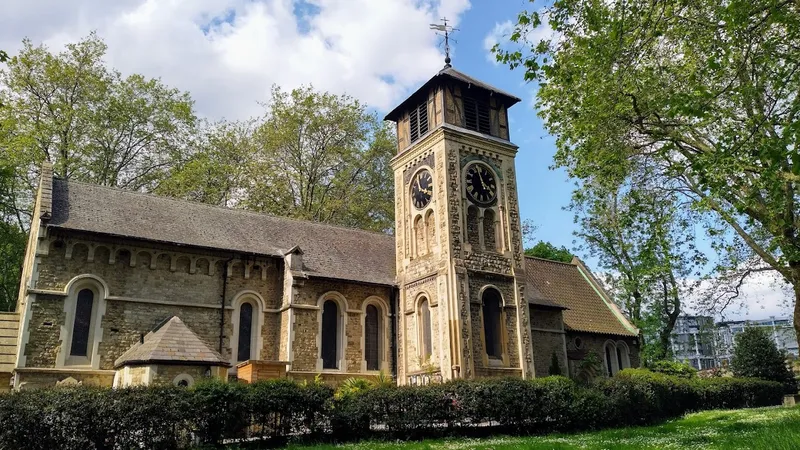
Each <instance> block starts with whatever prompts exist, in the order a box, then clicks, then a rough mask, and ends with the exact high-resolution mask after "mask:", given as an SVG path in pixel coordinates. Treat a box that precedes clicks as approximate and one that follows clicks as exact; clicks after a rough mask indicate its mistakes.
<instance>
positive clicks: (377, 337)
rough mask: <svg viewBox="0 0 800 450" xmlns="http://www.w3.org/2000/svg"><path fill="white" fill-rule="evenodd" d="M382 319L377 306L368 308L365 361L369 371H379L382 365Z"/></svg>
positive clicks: (365, 329) (365, 321)
mask: <svg viewBox="0 0 800 450" xmlns="http://www.w3.org/2000/svg"><path fill="white" fill-rule="evenodd" d="M380 325H381V317H380V314H379V312H378V308H376V307H375V305H369V306H367V314H366V317H365V318H364V359H366V361H367V370H379V369H380V365H381V355H380V354H381V351H380V350H381V345H380V343H381V326H380Z"/></svg>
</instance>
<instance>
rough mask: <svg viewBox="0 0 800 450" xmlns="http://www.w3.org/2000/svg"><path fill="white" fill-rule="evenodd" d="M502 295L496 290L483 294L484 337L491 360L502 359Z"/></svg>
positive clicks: (488, 290) (489, 290)
mask: <svg viewBox="0 0 800 450" xmlns="http://www.w3.org/2000/svg"><path fill="white" fill-rule="evenodd" d="M500 304H501V300H500V293H499V292H497V290H496V289H486V291H484V292H483V335H484V338H485V339H486V354H487V355H488V356H489V357H490V358H498V359H499V358H502V356H503V342H502V338H501V330H500V315H501V314H500V312H501V310H500Z"/></svg>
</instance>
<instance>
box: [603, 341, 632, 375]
mask: <svg viewBox="0 0 800 450" xmlns="http://www.w3.org/2000/svg"><path fill="white" fill-rule="evenodd" d="M622 345H624V344H622ZM603 356H604V358H603V359H604V363H605V369H606V374H607V375H608V376H609V377H613V376H614V375H616V374H617V372H619V371H620V370H622V369H624V368H626V367H630V362H629V361H628V355H627V352H626V351H625V350H624V349H621V348H620V347H619V346H617V345H616V344H614V343H613V342H611V341H608V342H606V345H605V347H604V349H603Z"/></svg>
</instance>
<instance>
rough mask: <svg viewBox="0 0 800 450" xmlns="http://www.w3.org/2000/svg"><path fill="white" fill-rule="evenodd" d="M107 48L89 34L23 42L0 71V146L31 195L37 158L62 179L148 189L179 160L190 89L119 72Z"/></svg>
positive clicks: (189, 122)
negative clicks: (58, 43)
mask: <svg viewBox="0 0 800 450" xmlns="http://www.w3.org/2000/svg"><path fill="white" fill-rule="evenodd" d="M105 52H106V45H105V44H104V43H103V41H102V40H101V39H100V38H98V37H97V36H96V35H94V34H91V35H89V36H88V37H86V38H84V39H82V40H81V41H79V42H78V43H74V44H67V46H66V50H65V51H64V52H61V53H57V54H55V53H52V52H50V51H49V49H48V48H47V47H45V46H43V45H40V46H34V45H33V44H32V43H31V41H29V40H25V41H23V48H22V50H21V51H20V53H19V54H18V55H16V56H14V57H13V58H11V59H10V60H9V62H8V68H7V69H4V70H2V71H0V101H1V102H2V103H3V104H5V107H4V108H2V109H0V124H2V127H3V130H4V131H3V133H2V136H0V139H2V140H0V147H2V148H4V149H6V152H7V154H8V158H9V161H10V162H11V163H12V164H14V165H16V166H17V167H19V168H20V170H19V171H18V174H19V175H22V176H21V177H20V182H21V183H23V184H25V187H27V190H28V196H29V197H31V195H32V192H33V189H34V188H35V184H36V182H37V180H38V168H39V167H40V166H41V164H42V162H43V161H50V162H52V163H53V168H54V174H55V175H56V176H58V177H61V178H65V179H77V180H81V181H87V182H91V183H96V184H101V185H107V186H117V187H122V188H127V189H135V190H149V189H152V188H154V187H155V186H156V185H157V184H158V182H159V180H160V179H161V178H163V177H164V176H165V174H166V172H167V170H168V169H169V168H170V167H172V166H173V165H174V164H175V163H176V162H177V161H180V160H181V156H182V151H183V149H184V148H185V141H186V139H187V138H188V136H190V135H191V133H190V131H191V129H192V127H193V126H194V123H195V117H194V113H193V110H192V108H193V103H192V101H191V99H190V98H189V94H188V93H182V92H180V91H178V90H176V89H172V88H168V87H166V86H164V85H163V84H162V83H161V82H160V81H159V80H156V79H146V78H145V77H143V76H141V75H136V74H134V75H131V76H128V77H123V76H122V75H121V74H120V73H119V72H117V71H113V70H109V69H108V68H107V67H106V65H105V63H104V61H103V57H104V55H105ZM20 192H22V191H20ZM28 200H30V198H29V199H28ZM22 208H23V211H24V212H25V213H29V209H30V201H28V202H23V204H22Z"/></svg>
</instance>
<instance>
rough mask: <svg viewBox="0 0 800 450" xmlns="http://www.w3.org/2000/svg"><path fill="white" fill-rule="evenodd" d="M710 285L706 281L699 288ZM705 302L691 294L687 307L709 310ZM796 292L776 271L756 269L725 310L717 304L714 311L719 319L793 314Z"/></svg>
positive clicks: (698, 311)
mask: <svg viewBox="0 0 800 450" xmlns="http://www.w3.org/2000/svg"><path fill="white" fill-rule="evenodd" d="M710 286H711V284H710V283H708V282H703V283H702V284H701V286H700V290H699V291H698V292H702V290H703V289H704V288H709V287H710ZM701 303H703V302H698V300H697V299H696V298H691V299H689V301H688V302H687V305H686V309H687V312H689V313H700V314H707V313H708V311H707V310H706V309H705V305H704V304H703V306H700V304H701ZM793 305H794V296H793V292H792V290H791V286H790V285H788V284H787V283H786V282H785V281H784V280H783V279H782V278H781V277H780V275H778V274H777V273H775V272H757V273H754V274H751V275H750V276H748V277H747V278H746V280H745V282H744V283H743V284H742V286H741V288H740V289H739V296H738V297H736V298H735V299H734V300H733V301H731V302H730V304H729V305H727V307H726V308H724V310H722V311H720V310H719V307H720V306H721V305H717V308H715V310H714V311H713V315H714V316H715V317H716V318H717V319H720V320H745V319H752V320H756V319H768V318H769V317H771V316H775V317H791V316H792V312H793V311H792V306H793Z"/></svg>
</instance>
